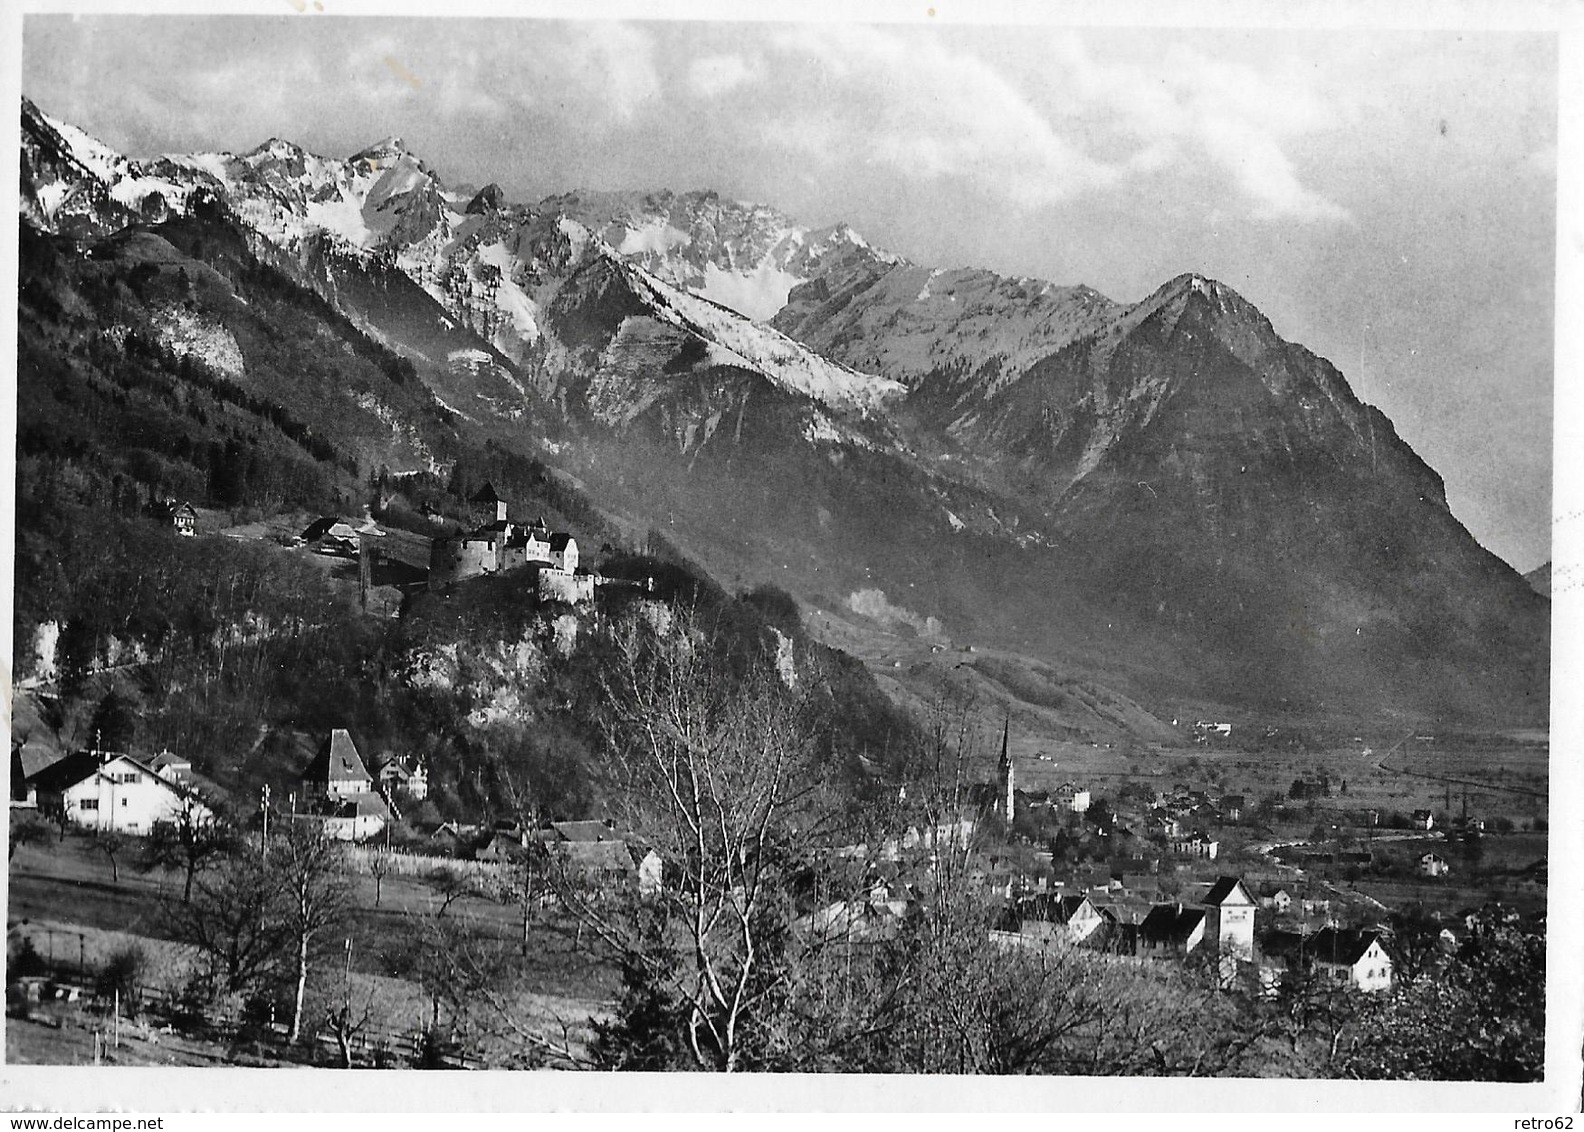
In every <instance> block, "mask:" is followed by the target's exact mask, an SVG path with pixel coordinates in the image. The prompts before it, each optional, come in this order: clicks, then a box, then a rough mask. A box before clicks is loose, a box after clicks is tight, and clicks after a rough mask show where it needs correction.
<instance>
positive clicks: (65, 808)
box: [30, 751, 219, 837]
mask: <svg viewBox="0 0 1584 1132" xmlns="http://www.w3.org/2000/svg"><path fill="white" fill-rule="evenodd" d="M30 785H31V787H32V788H33V790H34V791H35V794H36V797H37V799H38V806H39V809H40V810H43V811H45V812H46V813H50V814H53V815H55V816H57V817H60V818H62V819H64V820H65V821H67V822H70V823H71V824H73V825H76V826H79V827H81V828H84V829H93V830H103V831H107V832H114V833H129V834H133V835H136V836H140V837H141V836H147V835H148V834H150V833H152V832H153V831H154V828H155V826H158V825H161V824H163V823H169V822H207V821H212V820H213V819H214V816H215V807H216V805H218V804H219V798H218V797H215V796H211V797H209V798H205V797H204V794H203V793H202V792H201V790H200V788H199V785H198V784H197V783H195V782H192V781H189V782H187V783H178V782H174V781H172V780H171V779H169V778H166V777H164V776H162V775H161V774H160V773H159V772H158V771H156V770H154V769H153V768H152V767H149V766H148V765H146V764H145V763H143V762H141V761H139V760H137V759H135V758H133V757H132V756H131V755H127V754H122V753H118V752H114V751H80V752H78V753H76V754H73V755H68V756H66V757H65V758H64V759H61V760H59V761H58V762H55V763H51V764H50V765H49V766H47V767H45V768H44V769H43V770H41V771H39V773H38V774H36V775H34V776H33V778H32V779H31V780H30ZM205 785H212V784H205ZM213 790H214V791H215V793H216V794H218V793H219V788H218V787H213Z"/></svg>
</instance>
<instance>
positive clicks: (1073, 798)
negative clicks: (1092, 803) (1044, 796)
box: [1051, 782, 1089, 814]
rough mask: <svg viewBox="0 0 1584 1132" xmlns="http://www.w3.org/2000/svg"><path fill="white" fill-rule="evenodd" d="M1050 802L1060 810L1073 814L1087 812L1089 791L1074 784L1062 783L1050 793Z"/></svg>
mask: <svg viewBox="0 0 1584 1132" xmlns="http://www.w3.org/2000/svg"><path fill="white" fill-rule="evenodd" d="M1051 801H1052V802H1053V803H1054V804H1055V805H1056V806H1058V807H1059V808H1061V809H1064V810H1070V811H1071V812H1072V813H1075V814H1086V813H1088V812H1089V791H1088V790H1087V789H1084V788H1082V787H1080V786H1078V785H1077V784H1076V783H1072V782H1063V783H1062V784H1061V785H1060V786H1058V787H1056V789H1055V790H1053V791H1051Z"/></svg>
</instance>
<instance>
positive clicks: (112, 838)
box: [94, 829, 127, 884]
mask: <svg viewBox="0 0 1584 1132" xmlns="http://www.w3.org/2000/svg"><path fill="white" fill-rule="evenodd" d="M94 848H96V849H98V850H99V852H101V853H103V854H104V855H105V859H106V860H108V861H109V862H110V883H111V884H120V883H121V866H120V863H119V862H120V857H121V854H122V853H124V852H126V848H127V839H126V838H125V837H124V836H123V835H121V834H119V833H117V832H115V830H113V829H101V830H99V831H98V832H97V833H95V834H94Z"/></svg>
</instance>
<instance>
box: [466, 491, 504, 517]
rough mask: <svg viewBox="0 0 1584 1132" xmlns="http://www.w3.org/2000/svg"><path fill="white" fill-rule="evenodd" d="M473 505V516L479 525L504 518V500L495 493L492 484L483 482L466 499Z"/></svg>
mask: <svg viewBox="0 0 1584 1132" xmlns="http://www.w3.org/2000/svg"><path fill="white" fill-rule="evenodd" d="M468 502H469V503H471V504H472V505H473V511H474V516H475V518H476V520H477V522H478V524H479V525H480V526H483V525H484V524H486V523H499V522H501V521H502V520H503V519H505V518H506V501H505V500H504V499H502V498H501V497H500V496H499V495H496V494H495V488H494V486H493V485H492V484H487V483H486V484H485V485H484V486H483V487H481V488H479V489H478V490H477V491H476V492H474V493H473V497H472V498H471V499H469V500H468Z"/></svg>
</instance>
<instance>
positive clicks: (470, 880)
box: [428, 865, 482, 919]
mask: <svg viewBox="0 0 1584 1132" xmlns="http://www.w3.org/2000/svg"><path fill="white" fill-rule="evenodd" d="M428 880H429V883H430V884H431V885H433V886H434V890H435V895H436V896H438V897H439V898H440V907H439V908H437V909H435V918H436V919H439V918H440V917H443V916H444V915H445V914H446V912H448V911H449V910H450V908H451V905H453V904H455V903H456V902H457V901H458V900H461V899H462V898H463V897H464V896H478V895H479V894H480V893H481V892H482V889H481V888H480V887H479V883H478V878H477V877H475V876H474V875H473V874H472V873H470V872H468V871H467V870H466V869H463V868H459V867H457V866H456V865H442V866H441V867H440V868H437V869H435V870H434V871H433V872H431V873H430V874H429V876H428Z"/></svg>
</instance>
